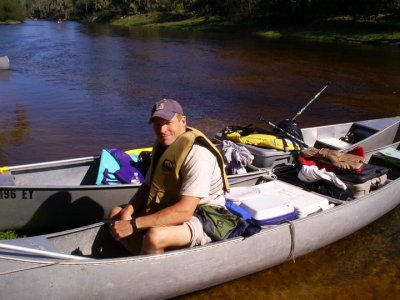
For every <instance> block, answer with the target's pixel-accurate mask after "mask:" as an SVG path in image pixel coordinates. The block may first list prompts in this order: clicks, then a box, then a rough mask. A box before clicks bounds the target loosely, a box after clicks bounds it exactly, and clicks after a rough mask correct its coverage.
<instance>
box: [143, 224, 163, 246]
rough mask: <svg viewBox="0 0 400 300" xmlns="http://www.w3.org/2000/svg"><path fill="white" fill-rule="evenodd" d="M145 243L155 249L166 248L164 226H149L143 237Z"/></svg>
mask: <svg viewBox="0 0 400 300" xmlns="http://www.w3.org/2000/svg"><path fill="white" fill-rule="evenodd" d="M143 245H146V246H147V247H150V248H153V249H160V248H161V249H164V248H165V247H166V238H165V234H164V230H163V227H152V228H149V229H148V230H147V233H146V235H145V236H144V237H143Z"/></svg>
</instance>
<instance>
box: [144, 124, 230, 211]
mask: <svg viewBox="0 0 400 300" xmlns="http://www.w3.org/2000/svg"><path fill="white" fill-rule="evenodd" d="M195 142H199V143H201V144H202V145H204V146H206V147H207V148H208V149H209V150H210V151H211V152H212V153H213V154H214V155H215V157H216V158H217V162H218V165H219V167H220V169H221V176H222V179H223V186H224V190H225V191H226V192H228V191H229V182H228V178H227V176H226V173H225V168H224V160H223V158H222V155H221V153H220V152H219V151H218V149H217V148H216V147H215V146H214V144H213V143H212V142H211V141H210V140H209V139H208V138H207V137H206V136H205V135H204V134H203V133H201V132H200V131H199V130H197V129H194V128H190V127H187V131H186V132H185V133H183V134H182V135H180V136H179V137H178V138H177V139H176V140H175V141H174V142H173V143H172V144H171V145H170V146H168V147H167V148H166V149H165V150H164V149H163V147H162V145H161V144H160V143H158V142H157V143H156V144H155V146H154V147H153V152H152V159H153V162H152V178H151V184H150V190H149V194H148V199H147V205H146V213H154V212H157V211H159V210H161V209H163V208H166V207H169V206H171V205H173V204H175V203H176V202H177V201H178V198H179V191H180V189H181V186H182V178H181V174H180V170H181V167H182V164H183V163H184V161H185V159H186V157H187V155H188V154H189V152H190V150H191V149H192V147H193V144H194V143H195Z"/></svg>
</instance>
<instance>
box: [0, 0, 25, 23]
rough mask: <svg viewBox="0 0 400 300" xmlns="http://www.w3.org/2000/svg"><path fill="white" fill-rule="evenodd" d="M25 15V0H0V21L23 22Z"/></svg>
mask: <svg viewBox="0 0 400 300" xmlns="http://www.w3.org/2000/svg"><path fill="white" fill-rule="evenodd" d="M25 17H26V10H25V0H0V22H6V21H11V20H12V21H20V22H22V21H24V20H25Z"/></svg>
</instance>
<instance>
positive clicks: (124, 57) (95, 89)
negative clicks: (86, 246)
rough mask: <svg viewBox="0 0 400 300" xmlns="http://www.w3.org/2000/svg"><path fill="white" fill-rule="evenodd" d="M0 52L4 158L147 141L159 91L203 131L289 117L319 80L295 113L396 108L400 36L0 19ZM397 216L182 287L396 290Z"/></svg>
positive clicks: (261, 295)
mask: <svg viewBox="0 0 400 300" xmlns="http://www.w3.org/2000/svg"><path fill="white" fill-rule="evenodd" d="M1 55H8V56H9V57H10V59H11V70H9V71H1V70H0V165H15V164H24V163H32V162H39V161H45V160H54V159H64V158H72V157H80V156H87V155H98V154H99V153H100V150H101V149H102V148H108V147H117V148H121V149H127V148H134V147H141V146H147V145H149V144H151V143H152V141H153V135H152V132H151V128H150V126H149V125H148V124H147V120H148V117H149V110H150V109H151V106H152V104H153V102H154V101H155V100H158V99H159V98H161V97H173V98H177V99H178V100H180V101H181V103H182V104H183V106H184V109H185V110H186V114H187V115H188V117H189V124H190V125H192V126H194V127H197V128H199V129H202V130H203V131H204V132H205V133H207V134H208V135H210V136H211V135H213V134H214V133H215V132H217V131H219V130H220V129H221V128H223V127H224V126H226V125H233V124H235V125H247V124H249V123H254V124H256V125H258V126H262V125H263V124H262V123H260V121H258V120H257V116H258V115H262V116H263V117H265V118H267V119H269V120H271V121H273V122H278V121H279V120H281V119H283V118H288V117H293V116H294V115H295V114H296V113H297V112H298V111H299V110H300V108H301V107H303V106H304V105H305V104H306V103H307V102H308V101H309V100H310V99H311V98H312V97H313V96H314V95H315V94H316V93H317V92H318V91H319V90H320V89H321V88H322V86H323V85H324V84H325V83H326V82H330V86H329V88H328V89H327V90H326V91H325V92H324V93H323V94H322V95H321V96H320V97H319V98H318V99H317V100H316V101H315V102H314V103H313V104H312V105H311V106H310V107H309V108H307V110H306V111H305V112H304V113H303V114H302V115H301V116H300V117H299V118H298V119H297V121H298V122H299V123H300V125H302V126H312V125H320V124H333V123H340V122H347V121H353V120H363V119H370V118H379V117H388V116H394V115H400V51H399V49H398V48H374V47H363V46H353V45H346V46H344V45H336V44H328V45H327V44H319V43H307V42H296V43H294V42H290V41H265V40H262V39H259V38H257V37H255V36H251V35H240V36H238V35H228V34H223V35H222V34H202V33H187V32H184V33H182V32H180V33H178V32H170V31H168V32H164V31H155V30H143V29H118V28H113V27H110V26H107V25H83V24H78V23H73V22H64V23H62V24H57V23H53V22H41V21H39V22H35V21H29V22H26V23H25V24H21V25H13V26H0V56H1ZM377 205H379V203H377ZM399 224H400V208H397V209H395V210H394V211H392V212H391V213H389V214H388V215H386V216H385V217H383V218H381V219H380V220H378V221H377V222H375V223H374V224H371V225H370V226H368V227H366V228H365V229H364V230H361V231H359V232H357V233H356V234H353V235H352V236H350V237H349V238H347V239H344V240H342V241H340V242H337V243H335V244H333V245H331V246H328V247H325V248H323V249H321V250H319V251H317V252H315V253H312V254H309V255H307V256H304V257H300V258H297V259H296V263H292V262H288V263H286V264H283V265H281V266H278V267H275V268H272V269H269V270H266V271H264V272H261V273H258V274H254V275H250V276H247V277H245V278H242V279H239V280H236V281H233V282H230V283H227V284H224V285H220V286H218V287H214V288H211V289H209V290H205V291H200V292H197V293H195V294H192V295H187V296H185V297H184V298H187V299H208V298H210V299H211V298H213V299H214V298H220V297H224V298H229V299H236V298H245V299H249V298H252V299H293V298H296V299H298V298H300V299H321V298H323V299H325V298H336V299H354V298H356V299H372V298H373V299H377V298H379V299H383V298H389V299H394V298H399V296H398V295H399V292H400V284H399V282H400V255H399V250H400V234H399ZM227 255H229V253H227ZM235 259H237V258H234V257H233V258H232V263H234V260H235ZM240 259H245V258H240Z"/></svg>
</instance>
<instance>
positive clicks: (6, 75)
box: [0, 70, 10, 80]
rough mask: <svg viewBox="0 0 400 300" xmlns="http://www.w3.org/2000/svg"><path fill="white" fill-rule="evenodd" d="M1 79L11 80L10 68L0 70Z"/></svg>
mask: <svg viewBox="0 0 400 300" xmlns="http://www.w3.org/2000/svg"><path fill="white" fill-rule="evenodd" d="M0 80H10V70H0Z"/></svg>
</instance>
